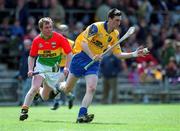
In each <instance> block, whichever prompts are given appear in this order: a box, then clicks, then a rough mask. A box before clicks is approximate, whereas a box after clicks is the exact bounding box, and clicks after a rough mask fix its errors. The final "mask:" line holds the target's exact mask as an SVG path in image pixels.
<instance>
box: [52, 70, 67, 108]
mask: <svg viewBox="0 0 180 131" xmlns="http://www.w3.org/2000/svg"><path fill="white" fill-rule="evenodd" d="M64 80H65V76H64V73H61V75H60V77H59V81H58V83H60V82H63V81H64ZM61 98H64V99H63V100H64V102H65V98H66V95H65V94H64V93H63V92H62V93H61V94H58V95H57V96H56V97H55V98H54V103H53V106H52V107H51V110H57V109H58V108H59V104H60V103H59V102H60V100H61Z"/></svg>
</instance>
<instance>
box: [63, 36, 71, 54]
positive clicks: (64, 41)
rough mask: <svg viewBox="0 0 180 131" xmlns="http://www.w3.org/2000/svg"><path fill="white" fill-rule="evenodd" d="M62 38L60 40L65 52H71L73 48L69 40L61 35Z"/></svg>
mask: <svg viewBox="0 0 180 131" xmlns="http://www.w3.org/2000/svg"><path fill="white" fill-rule="evenodd" d="M60 39H61V40H60V41H61V47H62V49H63V50H64V53H65V54H69V53H70V52H71V51H72V48H71V46H70V44H69V42H68V40H67V39H66V38H65V37H63V36H61V37H60Z"/></svg>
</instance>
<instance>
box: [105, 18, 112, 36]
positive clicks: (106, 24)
mask: <svg viewBox="0 0 180 131" xmlns="http://www.w3.org/2000/svg"><path fill="white" fill-rule="evenodd" d="M104 29H105V30H106V32H107V33H108V34H110V33H111V32H113V31H111V32H109V31H108V21H105V22H104Z"/></svg>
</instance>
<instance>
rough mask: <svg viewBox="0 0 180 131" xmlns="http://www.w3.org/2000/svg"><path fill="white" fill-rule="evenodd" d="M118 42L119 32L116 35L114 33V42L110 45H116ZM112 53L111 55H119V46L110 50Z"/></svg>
mask: <svg viewBox="0 0 180 131" xmlns="http://www.w3.org/2000/svg"><path fill="white" fill-rule="evenodd" d="M118 40H119V32H116V33H115V36H114V41H113V42H112V43H111V45H114V44H116V43H117V42H118ZM112 52H113V54H119V53H121V52H122V50H121V46H120V44H119V45H117V46H115V47H114V48H113V49H112Z"/></svg>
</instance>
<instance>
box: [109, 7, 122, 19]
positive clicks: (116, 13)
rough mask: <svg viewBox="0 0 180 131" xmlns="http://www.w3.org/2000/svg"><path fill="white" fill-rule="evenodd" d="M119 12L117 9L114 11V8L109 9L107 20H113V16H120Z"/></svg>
mask: <svg viewBox="0 0 180 131" xmlns="http://www.w3.org/2000/svg"><path fill="white" fill-rule="evenodd" d="M121 14H122V13H121V11H120V10H118V9H116V8H113V9H111V10H109V12H108V16H107V17H108V18H111V19H112V18H114V17H115V16H121Z"/></svg>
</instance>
